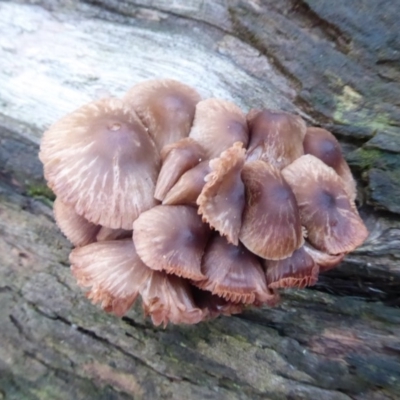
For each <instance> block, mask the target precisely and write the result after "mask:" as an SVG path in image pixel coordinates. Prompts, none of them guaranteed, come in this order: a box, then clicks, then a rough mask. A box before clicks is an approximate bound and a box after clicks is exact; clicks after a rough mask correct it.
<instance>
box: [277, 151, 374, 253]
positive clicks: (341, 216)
mask: <svg viewBox="0 0 400 400" xmlns="http://www.w3.org/2000/svg"><path fill="white" fill-rule="evenodd" d="M282 174H283V176H284V177H285V179H286V181H287V182H288V183H289V185H290V186H291V188H292V189H293V192H294V194H295V196H296V199H297V203H298V205H299V210H300V217H301V221H302V224H303V225H304V226H305V228H306V229H307V232H308V240H309V241H310V243H311V244H312V245H313V246H315V247H316V248H317V249H318V250H322V251H325V252H327V253H329V254H340V253H347V252H349V251H352V250H354V249H355V248H356V247H358V246H360V245H361V244H362V243H363V242H364V240H365V239H366V238H367V236H368V231H367V229H366V227H365V225H364V223H363V221H362V220H361V218H360V216H359V215H358V212H357V209H356V207H355V205H354V203H353V202H352V201H351V200H350V199H349V196H348V194H347V191H346V190H345V186H344V183H343V180H342V179H341V178H340V177H339V176H338V175H337V174H336V172H335V171H334V170H333V169H332V168H331V167H328V166H327V165H326V164H324V163H323V162H322V161H321V160H319V159H318V158H316V157H314V156H312V155H310V154H308V155H304V156H302V157H300V158H298V159H297V160H296V161H294V162H293V163H292V164H290V165H289V166H288V167H286V168H285V169H284V170H283V171H282Z"/></svg>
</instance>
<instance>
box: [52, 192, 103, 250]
mask: <svg viewBox="0 0 400 400" xmlns="http://www.w3.org/2000/svg"><path fill="white" fill-rule="evenodd" d="M53 211H54V218H55V220H56V222H57V225H58V227H59V228H60V229H61V231H62V233H63V234H64V235H65V236H66V237H67V239H68V240H69V241H70V242H71V243H72V244H73V245H74V246H78V247H80V246H86V245H87V244H89V243H93V242H96V236H97V234H98V233H99V231H100V230H101V225H95V224H92V223H91V222H89V221H88V220H86V219H85V218H83V217H81V216H80V215H78V214H77V213H76V212H75V210H74V207H72V206H69V205H67V204H64V203H63V202H62V201H61V200H60V199H59V198H58V197H57V198H56V200H55V201H54V205H53Z"/></svg>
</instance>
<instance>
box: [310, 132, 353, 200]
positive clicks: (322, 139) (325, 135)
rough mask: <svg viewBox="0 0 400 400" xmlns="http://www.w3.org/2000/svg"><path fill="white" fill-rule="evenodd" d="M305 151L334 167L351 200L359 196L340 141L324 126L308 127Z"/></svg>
mask: <svg viewBox="0 0 400 400" xmlns="http://www.w3.org/2000/svg"><path fill="white" fill-rule="evenodd" d="M303 147H304V153H305V154H311V155H313V156H315V157H317V158H319V159H320V160H321V161H323V162H324V163H325V164H326V165H328V166H329V167H331V168H333V169H334V170H335V171H336V173H337V174H338V175H339V176H340V177H341V178H342V179H343V182H344V184H345V189H346V191H347V193H348V195H349V197H350V199H351V200H353V201H354V200H355V198H356V196H357V188H356V183H355V181H354V179H353V175H352V174H351V171H350V168H349V166H348V165H347V162H346V160H345V159H344V157H343V154H342V150H341V147H340V143H339V142H338V141H337V139H336V138H335V136H333V135H332V133H330V132H329V131H327V130H325V129H322V128H315V127H311V128H307V132H306V136H305V137H304V142H303Z"/></svg>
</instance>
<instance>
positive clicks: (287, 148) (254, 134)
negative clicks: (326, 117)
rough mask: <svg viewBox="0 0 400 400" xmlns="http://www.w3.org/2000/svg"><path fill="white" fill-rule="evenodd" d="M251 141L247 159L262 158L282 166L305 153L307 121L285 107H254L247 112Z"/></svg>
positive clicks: (279, 166)
mask: <svg viewBox="0 0 400 400" xmlns="http://www.w3.org/2000/svg"><path fill="white" fill-rule="evenodd" d="M247 121H248V124H249V130H250V141H249V145H248V150H247V154H248V155H247V160H248V161H255V160H263V161H266V162H268V163H270V164H272V165H273V166H274V167H276V168H278V169H282V168H284V167H286V166H287V165H289V164H290V163H291V162H293V161H294V160H295V159H296V158H298V157H300V156H301V155H303V154H304V153H303V139H304V135H305V134H306V124H305V122H304V121H303V120H302V118H301V117H299V116H297V115H293V114H289V113H286V112H284V111H276V110H267V109H265V110H251V111H250V112H249V113H248V114H247Z"/></svg>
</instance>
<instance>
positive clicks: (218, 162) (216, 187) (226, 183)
mask: <svg viewBox="0 0 400 400" xmlns="http://www.w3.org/2000/svg"><path fill="white" fill-rule="evenodd" d="M245 154H246V149H244V148H243V144H242V143H241V142H236V143H235V144H234V145H233V146H232V147H230V148H229V149H228V150H225V151H224V152H222V154H221V156H220V157H219V158H214V159H213V160H211V161H210V167H211V173H210V174H208V175H207V176H206V177H205V181H206V184H205V186H204V187H203V190H202V191H201V194H200V196H199V197H198V198H197V204H198V206H199V209H198V213H199V214H201V215H202V218H203V221H204V222H208V223H209V224H210V226H211V227H213V228H214V229H216V230H217V231H218V232H219V233H220V234H221V235H223V236H226V238H227V240H228V242H230V243H233V244H235V245H237V244H238V243H239V232H240V228H241V226H242V214H243V209H244V206H245V190H244V184H243V182H242V178H241V172H242V168H243V165H244V162H245Z"/></svg>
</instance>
